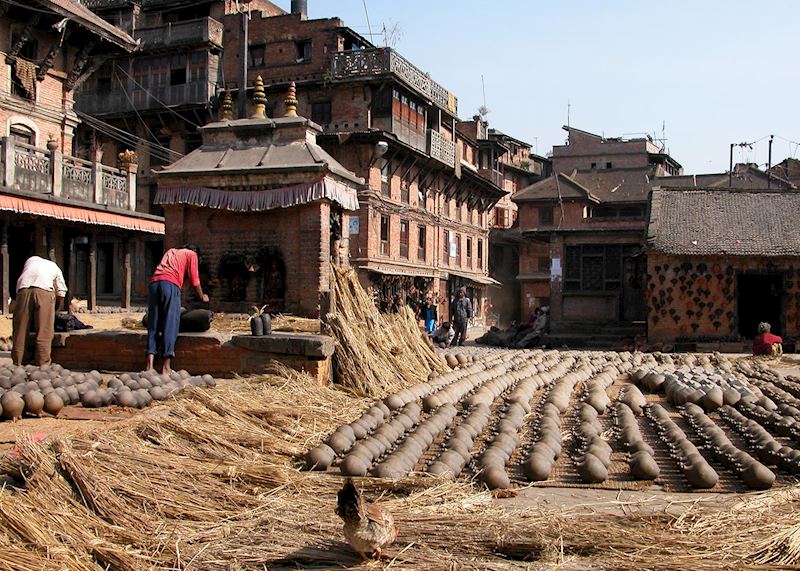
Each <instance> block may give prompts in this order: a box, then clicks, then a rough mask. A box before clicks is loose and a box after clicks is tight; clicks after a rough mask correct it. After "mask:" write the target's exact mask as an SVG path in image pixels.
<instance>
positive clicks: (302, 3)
mask: <svg viewBox="0 0 800 571" xmlns="http://www.w3.org/2000/svg"><path fill="white" fill-rule="evenodd" d="M292 14H300V19H301V20H305V19H306V18H308V0H292Z"/></svg>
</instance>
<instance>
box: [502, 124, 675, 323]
mask: <svg viewBox="0 0 800 571" xmlns="http://www.w3.org/2000/svg"><path fill="white" fill-rule="evenodd" d="M564 129H565V130H566V131H567V132H568V134H569V140H568V143H567V144H566V145H560V146H556V147H554V148H553V155H552V161H553V172H554V174H553V175H552V176H550V177H549V178H546V179H544V180H542V181H540V182H537V183H535V184H533V185H531V186H529V187H527V188H525V189H523V190H521V191H520V192H518V193H516V194H515V195H514V196H513V197H512V201H513V202H515V203H516V204H517V206H518V208H519V211H518V212H519V214H518V217H519V231H520V234H521V235H522V237H523V238H524V239H525V240H526V244H525V245H524V246H522V247H521V249H520V259H519V276H518V279H519V281H520V283H521V297H522V299H521V305H522V308H523V312H524V313H525V314H526V315H527V313H529V312H530V311H532V310H533V308H534V307H537V306H545V305H547V306H549V307H550V308H551V315H552V319H553V324H554V328H556V329H557V327H558V326H557V324H558V322H560V323H561V325H563V326H567V327H568V326H569V324H570V323H571V322H572V323H578V322H581V323H582V322H587V321H594V322H606V323H613V322H617V323H619V322H643V321H644V319H645V316H646V310H645V300H644V280H645V261H644V257H643V256H642V255H641V254H642V245H643V235H644V230H645V228H646V222H647V219H646V212H647V201H648V194H649V192H650V183H651V180H652V179H654V178H655V177H659V176H660V177H668V176H672V175H679V174H681V166H680V165H679V164H678V163H677V162H676V161H675V160H674V159H672V158H671V157H670V156H669V155H668V154H667V153H666V151H665V150H664V149H662V148H660V147H658V146H657V145H655V144H654V143H653V141H652V140H650V139H649V138H637V139H622V138H605V137H600V136H598V135H594V134H592V133H587V132H586V131H582V130H580V129H575V128H573V127H564Z"/></svg>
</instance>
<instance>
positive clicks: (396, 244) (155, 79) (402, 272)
mask: <svg viewBox="0 0 800 571" xmlns="http://www.w3.org/2000/svg"><path fill="white" fill-rule="evenodd" d="M108 2H111V3H112V4H108ZM114 3H121V4H122V6H124V8H121V9H122V10H123V11H125V10H127V11H129V12H130V11H132V13H133V14H134V19H135V18H140V19H141V18H146V19H147V20H146V21H149V22H152V26H153V27H154V31H153V32H152V35H153V36H158V37H160V38H162V39H161V40H158V41H157V42H156V41H154V40H152V41H150V42H149V43H148V42H147V41H145V42H144V50H145V51H144V52H143V53H142V54H141V55H136V56H134V57H133V58H130V59H129V60H126V61H123V62H118V63H117V64H116V65H117V67H119V68H123V69H124V68H125V67H126V66H128V68H129V69H131V70H132V71H128V72H127V73H123V72H122V71H119V70H117V75H118V76H121V77H122V78H123V79H124V80H125V82H126V83H125V85H126V89H125V90H124V91H125V92H123V93H118V94H115V95H114V96H113V97H112V98H116V102H111V103H109V107H108V108H107V109H106V108H104V110H103V112H104V115H103V119H105V120H112V119H113V120H114V121H115V122H116V123H115V124H120V125H123V126H124V123H125V121H129V122H132V123H134V124H135V123H137V121H138V118H139V117H141V118H143V123H146V124H147V127H146V128H145V127H139V131H138V134H139V135H140V136H143V137H144V136H147V132H148V131H149V132H151V133H152V134H155V135H157V136H159V137H161V136H162V134H163V137H164V138H163V140H162V141H161V144H162V145H163V146H167V147H170V149H171V150H172V151H174V152H177V153H185V152H188V151H191V150H192V149H193V148H195V147H196V146H197V145H199V144H200V138H199V137H198V136H197V135H194V134H193V132H194V131H195V130H196V129H195V127H194V125H195V124H202V123H204V122H206V121H205V120H204V119H205V117H204V115H203V114H204V113H208V111H207V108H209V107H210V106H213V105H215V104H216V103H217V102H218V100H219V97H218V96H217V97H214V96H213V92H214V91H215V90H216V93H217V94H218V93H219V92H220V90H221V89H222V88H225V89H227V90H228V92H229V93H231V95H232V97H233V100H234V107H236V108H237V109H241V107H242V106H243V105H240V102H243V101H244V99H243V98H240V93H244V90H241V89H240V87H241V83H242V81H241V79H240V78H241V77H242V75H243V74H244V75H246V77H247V86H248V90H252V85H253V82H254V80H255V78H256V76H261V77H262V78H263V80H264V82H265V84H266V86H267V87H266V91H267V98H268V101H267V111H268V114H269V115H270V116H281V115H283V114H284V113H285V107H284V105H283V95H284V94H285V92H286V89H287V88H288V86H289V83H290V82H292V81H294V82H296V85H297V86H298V89H297V93H298V105H297V109H298V112H299V114H300V115H302V116H305V117H308V118H310V119H311V120H312V121H313V122H314V123H316V124H318V125H320V126H321V127H322V129H323V133H321V134H320V135H319V136H318V137H317V140H318V142H319V144H320V145H321V146H322V147H323V148H324V149H325V150H326V151H327V152H329V153H330V154H331V155H332V156H334V157H335V158H336V159H337V160H338V161H339V162H340V163H341V164H342V165H343V166H344V167H345V168H347V169H348V170H350V171H352V172H354V173H356V175H357V176H359V177H361V178H363V179H365V180H366V181H367V185H368V188H367V189H364V190H362V191H361V192H360V193H359V201H360V209H359V213H358V216H357V217H355V216H353V217H351V222H349V223H348V226H347V228H346V233H347V234H348V235H349V237H350V238H351V240H350V258H351V261H352V262H353V263H354V264H355V265H357V266H358V267H359V268H361V272H360V276H361V278H362V281H363V282H364V283H365V285H371V286H372V287H373V288H374V291H375V292H376V295H378V296H379V297H382V298H383V299H386V298H387V297H389V296H391V295H394V294H395V293H402V294H405V293H409V292H414V291H431V292H432V293H434V294H436V295H438V296H439V297H440V298H441V300H442V306H441V313H442V315H443V316H444V317H446V316H447V307H448V304H447V303H446V301H447V298H449V297H450V296H451V295H452V294H453V292H454V291H455V289H456V288H457V287H459V286H462V285H463V286H467V287H468V290H469V293H470V295H471V297H473V299H474V300H475V301H476V304H477V305H478V307H479V308H481V309H482V308H483V307H484V302H483V300H484V299H485V296H486V286H487V285H488V284H490V283H492V282H493V280H492V279H491V278H490V277H489V275H488V266H487V260H488V256H489V253H488V241H487V240H488V228H489V224H490V220H489V214H488V213H489V212H490V211H491V209H492V207H493V205H494V203H495V202H496V201H497V200H499V199H500V198H501V197H502V196H503V194H504V193H503V191H502V189H501V188H500V187H498V186H497V185H496V184H494V183H493V182H492V181H490V180H487V179H485V178H483V177H481V176H480V175H479V173H478V166H477V163H476V160H477V156H478V150H477V147H476V146H475V144H474V143H473V142H472V141H466V140H464V139H463V138H461V137H460V136H459V134H458V132H457V129H456V125H457V121H458V118H457V110H458V100H457V98H456V97H455V95H454V94H452V93H450V92H449V91H447V90H446V89H444V88H443V87H442V86H440V85H439V84H437V83H436V82H435V81H433V80H432V79H431V78H430V76H429V75H428V74H425V73H424V72H423V71H421V70H419V69H418V68H417V67H416V66H414V65H413V64H412V63H411V62H409V61H408V60H406V59H405V58H403V57H402V56H401V55H400V54H399V53H397V52H396V51H395V50H392V49H390V48H377V47H375V46H373V45H372V44H371V43H370V42H369V41H367V40H366V39H365V38H363V37H361V36H360V35H359V34H357V33H356V32H354V31H353V30H351V29H350V28H347V27H346V26H345V25H344V23H343V22H342V21H341V20H340V19H338V18H322V19H315V20H309V19H308V18H307V16H306V13H305V8H304V2H293V4H292V8H293V9H292V12H291V13H288V14H287V13H285V12H284V11H283V10H281V9H280V8H278V7H277V6H274V5H272V4H270V3H269V2H267V1H266V0H259V2H258V3H257V2H251V3H250V4H248V5H247V6H248V9H249V13H248V14H247V15H242V14H240V13H237V12H236V10H235V9H234V8H235V4H234V3H231V2H221V1H218V0H213V1H211V2H202V3H198V4H196V5H193V6H192V7H191V8H189V7H186V6H185V3H182V2H179V1H178V0H149V1H148V0H145V1H144V2H143V3H142V4H141V6H138V5H136V4H135V3H132V2H131V1H130V0H96V3H95V4H94V6H95V9H96V10H101V9H102V13H103V14H104V15H105V17H112V16H113V14H114V13H115V11H116V10H117V9H118V8H117V7H115V6H119V4H114ZM101 7H102V8H101ZM197 18H201V21H200V22H199V23H198V22H197V21H195V20H196V19H197ZM129 19H130V18H128V17H127V16H125V17H123V18H122V20H124V21H126V22H127V21H128V20H129ZM215 22H216V23H215ZM245 23H246V25H245ZM217 24H220V25H221V39H220V34H216V33H215V34H211V33H210V32H209V33H206V31H205V30H206V25H208V27H209V30H210V29H211V28H212V27H213V29H214V30H219V29H220V26H218V25H217ZM178 27H180V29H181V30H184V32H183V33H182V34H180V35H176V33H175V30H176V29H177V28H178ZM155 28H158V30H160V31H159V32H158V33H156V32H155ZM245 31H246V33H245ZM200 32H202V33H200ZM133 33H134V35H137V34H139V32H138V31H135V30H134V32H133ZM148 33H149V32H148ZM187 36H188V37H187ZM212 36H213V38H214V39H213V41H212ZM245 38H246V40H247V41H246V45H245ZM145 39H146V38H145ZM148 46H149V47H148ZM245 47H246V49H245ZM148 50H150V51H148ZM167 51H168V52H169V54H171V55H170V57H172V58H176V57H178V56H177V55H175V54H184V56H182V59H180V62H184V61H186V62H189V61H191V60H193V58H200V57H201V54H202V57H205V58H206V59H205V60H204V61H203V62H201V63H198V65H197V70H198V71H197V75H198V77H200V78H201V79H202V80H203V82H205V83H203V82H201V83H202V85H203V86H206V87H207V89H206V90H205V91H203V93H202V94H201V96H200V97H198V98H197V99H196V100H194V99H192V100H186V99H185V98H184V99H179V100H176V101H175V103H176V105H174V106H170V109H169V110H166V109H164V106H163V105H161V104H160V102H165V101H166V100H165V97H167V96H168V95H169V97H172V95H171V94H172V93H173V92H174V91H176V90H177V91H178V92H179V94H178V95H176V97H179V98H180V97H182V96H181V95H180V93H184V92H185V89H186V88H184V87H183V86H184V85H185V84H184V83H182V82H183V81H184V80H185V81H187V82H189V79H188V78H189V76H192V77H194V76H193V75H192V74H193V71H192V68H191V66H190V65H189V64H188V63H187V64H186V65H183V64H182V63H181V65H179V66H178V69H179V70H182V69H183V68H184V67H186V74H187V77H186V78H184V74H183V72H182V71H179V73H178V74H177V76H176V77H173V75H174V73H175V72H174V68H175V63H174V62H172V64H171V65H172V68H173V71H172V72H169V73H167V72H166V71H163V69H166V67H165V66H166V64H165V63H163V62H162V63H159V62H161V59H163V58H165V57H167V56H166V55H164V54H166V53H167ZM158 58H161V59H158ZM145 59H146V60H147V61H151V60H152V61H151V63H148V64H147V66H145V63H143V61H144V60H145ZM165 61H166V60H165ZM170 61H172V60H170ZM180 62H179V63H180ZM162 64H163V65H162ZM159 66H160V67H159ZM145 67H146V68H147V70H148V71H147V72H146V73H145V72H144V71H142V73H141V76H137V75H136V70H137V69H142V70H143V69H144V68H145ZM167 67H168V66H167ZM137 77H138V79H137ZM198 81H199V80H198ZM146 82H149V83H146ZM176 82H177V83H176ZM189 83H191V82H189ZM106 84H107V81H106V82H105V83H103V82H100V81H97V82H96V83H94V84H90V85H87V87H86V89H85V90H84V92H83V97H82V99H81V103H82V104H83V102H84V101H85V102H86V107H85V109H86V110H89V109H91V106H92V105H95V106H96V105H97V104H96V103H93V101H95V98H96V95H97V94H98V93H101V92H102V91H103V89H104V85H106ZM156 88H158V89H161V91H158V90H157V89H156ZM182 89H183V90H184V91H181V90H182ZM137 90H138V93H139V95H138V98H137ZM125 93H127V94H128V95H129V96H130V97H125ZM159 94H163V96H162V95H159ZM109 97H111V96H109ZM139 101H141V104H139V103H137V102H139ZM131 102H132V103H131ZM184 102H186V103H188V104H186V105H184V104H183V103H184ZM177 103H181V104H180V105H177ZM244 106H245V107H247V106H246V105H244ZM134 109H135V111H136V113H137V114H138V115H137V114H133V113H132V111H133V110H134ZM97 111H100V109H98V110H97ZM240 114H241V111H240ZM148 117H149V118H148ZM141 123H142V121H139V124H141ZM159 123H160V124H159ZM140 151H141V152H142V153H144V154H147V153H148V152H149V151H150V148H149V147H148V146H147V145H144V146H142V147H140ZM156 154H158V155H159V156H162V157H163V155H164V153H163V152H160V151H159V152H157V153H156ZM167 158H169V157H167ZM155 164H156V163H155V162H153V161H150V160H148V159H146V158H143V160H142V166H141V167H140V172H139V174H140V177H146V171H148V169H149V168H150V167H152V166H154V165H155ZM159 168H161V167H159ZM142 180H143V181H145V178H142ZM143 184H146V182H143ZM150 186H151V187H152V185H150ZM149 194H150V195H151V196H152V193H149ZM143 201H144V199H142V202H143ZM142 202H140V205H141V204H142Z"/></svg>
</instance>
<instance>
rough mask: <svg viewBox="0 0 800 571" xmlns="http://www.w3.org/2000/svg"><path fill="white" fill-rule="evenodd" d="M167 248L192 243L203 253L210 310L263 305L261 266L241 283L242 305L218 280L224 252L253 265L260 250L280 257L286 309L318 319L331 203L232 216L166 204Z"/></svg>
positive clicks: (325, 272) (226, 284) (326, 268)
mask: <svg viewBox="0 0 800 571" xmlns="http://www.w3.org/2000/svg"><path fill="white" fill-rule="evenodd" d="M164 210H165V218H166V225H167V228H168V232H167V236H166V244H165V246H166V247H167V248H174V247H179V246H181V245H182V244H184V243H187V242H191V243H194V244H196V245H197V246H198V247H199V248H200V250H201V255H202V260H203V262H202V265H203V266H204V267H203V270H204V271H203V273H204V275H203V276H202V279H203V288H204V290H206V291H207V293H208V295H209V297H211V307H212V309H214V308H216V309H217V310H223V311H244V310H247V309H248V308H250V307H251V306H252V305H259V306H260V305H263V304H264V303H266V300H265V299H264V298H263V279H264V278H263V274H262V273H260V272H263V271H264V270H266V269H264V268H260V267H259V268H255V269H254V271H252V272H250V274H249V275H248V277H247V279H246V286H245V287H246V290H245V291H246V294H245V300H244V301H235V300H234V299H233V298H232V292H231V290H230V285H229V282H228V281H227V280H225V279H223V278H222V277H221V276H220V271H219V270H220V260H221V258H222V257H223V256H225V255H226V254H243V255H244V257H245V258H246V260H247V262H248V263H252V264H257V263H258V260H259V252H260V251H265V252H270V253H274V254H275V255H277V256H279V257H280V259H281V260H282V261H283V263H284V264H285V272H284V276H285V311H287V312H291V313H295V314H298V315H305V316H309V317H316V316H317V315H318V309H317V307H318V303H319V291H320V289H321V288H324V287H327V285H328V272H329V271H330V265H329V264H330V261H329V244H328V240H329V233H330V226H329V224H330V221H329V217H330V205H329V204H328V203H327V202H322V203H313V204H306V205H303V206H298V207H293V208H286V209H280V210H275V211H268V212H259V213H233V212H228V211H221V210H213V209H208V208H196V207H182V206H168V207H166V208H165V209H164Z"/></svg>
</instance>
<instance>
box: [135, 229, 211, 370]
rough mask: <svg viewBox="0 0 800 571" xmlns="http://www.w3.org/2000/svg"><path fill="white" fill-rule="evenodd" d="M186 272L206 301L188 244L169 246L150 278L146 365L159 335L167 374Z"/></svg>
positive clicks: (193, 250) (150, 363)
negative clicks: (179, 246) (176, 246)
mask: <svg viewBox="0 0 800 571" xmlns="http://www.w3.org/2000/svg"><path fill="white" fill-rule="evenodd" d="M187 274H188V275H189V283H190V284H192V287H194V290H195V292H197V297H198V298H200V299H202V300H203V301H204V302H205V303H208V296H207V295H206V294H204V293H203V288H202V287H201V286H200V274H199V273H198V270H197V248H196V247H195V246H193V245H191V244H187V245H185V246H184V247H183V248H170V249H169V250H167V251H166V253H165V254H164V257H163V258H161V262H160V263H159V264H158V267H156V271H155V272H153V277H152V278H150V286H149V290H148V293H149V296H148V297H149V299H148V304H147V369H152V368H153V360H154V359H155V355H156V349H157V341H158V336H159V335H160V336H161V343H162V346H163V355H164V363H163V367H162V369H161V372H162V373H163V374H169V373H170V372H171V371H172V369H171V364H172V358H173V357H174V356H175V341H176V340H177V339H178V327H179V326H180V322H181V290H182V289H183V280H184V277H185V276H186V275H187Z"/></svg>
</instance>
